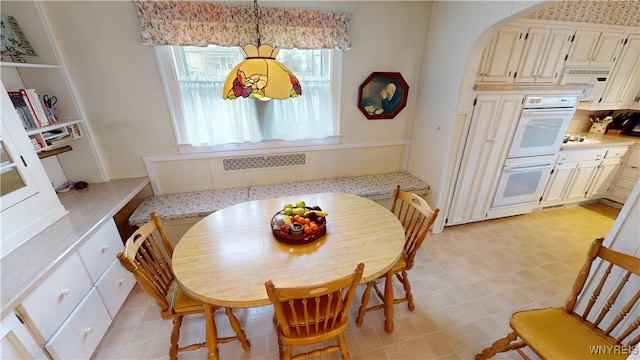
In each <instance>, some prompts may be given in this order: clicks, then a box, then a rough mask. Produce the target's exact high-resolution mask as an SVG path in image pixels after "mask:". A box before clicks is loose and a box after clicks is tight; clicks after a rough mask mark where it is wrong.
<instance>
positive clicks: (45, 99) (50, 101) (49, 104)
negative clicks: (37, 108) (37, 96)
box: [42, 95, 58, 109]
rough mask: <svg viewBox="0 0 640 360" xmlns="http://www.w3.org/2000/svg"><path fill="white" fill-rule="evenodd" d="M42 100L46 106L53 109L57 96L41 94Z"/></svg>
mask: <svg viewBox="0 0 640 360" xmlns="http://www.w3.org/2000/svg"><path fill="white" fill-rule="evenodd" d="M42 101H43V102H44V104H45V106H46V107H48V108H50V109H53V106H54V105H55V104H57V103H58V98H57V97H55V96H49V95H43V96H42Z"/></svg>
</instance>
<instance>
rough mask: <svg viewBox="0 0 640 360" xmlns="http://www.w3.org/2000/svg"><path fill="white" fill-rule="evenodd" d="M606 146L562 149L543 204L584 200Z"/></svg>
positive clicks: (543, 198)
mask: <svg viewBox="0 0 640 360" xmlns="http://www.w3.org/2000/svg"><path fill="white" fill-rule="evenodd" d="M606 154H607V149H606V148H598V149H581V150H568V151H561V152H560V154H558V160H557V161H556V164H555V166H554V169H553V170H552V172H551V177H550V178H549V182H548V183H547V186H546V188H545V191H544V193H543V195H542V199H541V201H540V204H541V205H542V206H549V205H560V204H564V203H568V202H575V201H580V200H583V199H584V198H585V197H586V195H587V192H588V190H589V187H590V185H591V183H592V181H593V178H594V176H595V173H596V170H597V169H598V165H599V164H600V163H601V161H602V159H604V157H605V155H606Z"/></svg>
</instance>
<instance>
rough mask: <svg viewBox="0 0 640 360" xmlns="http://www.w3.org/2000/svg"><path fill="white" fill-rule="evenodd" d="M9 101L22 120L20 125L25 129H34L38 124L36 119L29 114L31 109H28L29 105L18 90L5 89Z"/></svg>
mask: <svg viewBox="0 0 640 360" xmlns="http://www.w3.org/2000/svg"><path fill="white" fill-rule="evenodd" d="M7 94H8V95H9V98H10V99H11V102H12V103H13V107H14V108H15V109H16V112H17V113H18V116H19V117H20V120H22V125H23V126H24V128H25V129H34V128H37V127H38V125H37V123H36V120H35V119H34V118H33V116H32V115H31V111H30V110H29V105H27V103H26V102H25V99H24V98H23V97H22V94H21V93H20V91H7Z"/></svg>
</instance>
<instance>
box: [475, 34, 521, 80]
mask: <svg viewBox="0 0 640 360" xmlns="http://www.w3.org/2000/svg"><path fill="white" fill-rule="evenodd" d="M524 35H525V34H524V31H523V27H522V26H514V25H507V26H505V27H504V28H502V29H501V30H500V31H499V32H498V33H497V34H496V35H494V36H493V38H492V39H491V42H490V43H489V45H488V46H487V47H486V48H485V53H484V56H483V61H482V64H480V67H479V74H478V81H482V82H512V81H513V76H514V74H515V72H516V70H517V66H518V61H519V59H520V55H521V54H522V48H523V46H524Z"/></svg>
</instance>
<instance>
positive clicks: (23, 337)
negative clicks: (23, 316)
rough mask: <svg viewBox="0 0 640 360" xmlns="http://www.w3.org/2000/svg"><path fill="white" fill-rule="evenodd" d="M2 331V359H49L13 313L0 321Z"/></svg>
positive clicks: (0, 340) (0, 334)
mask: <svg viewBox="0 0 640 360" xmlns="http://www.w3.org/2000/svg"><path fill="white" fill-rule="evenodd" d="M0 329H1V330H0V354H1V357H2V359H48V357H47V355H45V353H44V351H43V350H42V349H40V346H39V345H38V344H37V343H36V341H35V340H34V339H33V338H32V337H31V335H30V334H29V332H28V331H27V328H26V327H24V325H23V324H22V322H21V321H20V320H19V319H18V317H17V316H16V315H15V314H14V313H13V312H11V313H9V315H7V316H5V317H4V318H3V319H2V321H0Z"/></svg>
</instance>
